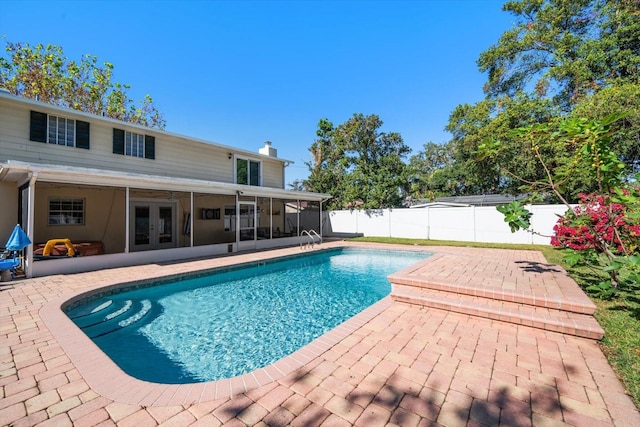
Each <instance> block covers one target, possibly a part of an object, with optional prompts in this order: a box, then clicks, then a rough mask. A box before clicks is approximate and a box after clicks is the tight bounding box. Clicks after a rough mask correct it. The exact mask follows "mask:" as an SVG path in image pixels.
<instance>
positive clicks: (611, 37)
mask: <svg viewBox="0 0 640 427" xmlns="http://www.w3.org/2000/svg"><path fill="white" fill-rule="evenodd" d="M502 9H503V10H504V11H507V12H510V13H512V14H513V15H514V16H515V17H516V19H517V21H516V24H515V26H514V28H513V29H511V30H509V31H506V32H505V33H504V34H503V35H502V36H501V37H500V40H499V41H498V43H497V44H496V45H494V46H491V47H490V48H489V49H488V50H486V51H485V52H483V53H482V54H481V55H480V58H479V59H478V66H479V69H480V71H482V72H485V71H486V72H488V81H487V84H486V86H485V91H486V93H487V95H488V96H489V97H496V96H499V95H509V96H513V95H515V94H516V93H518V92H534V93H536V94H537V95H538V96H540V97H551V98H552V99H553V100H554V103H556V104H557V105H559V106H560V107H562V109H563V110H564V111H570V110H571V107H572V106H573V105H575V104H576V103H577V102H579V101H580V100H582V99H584V98H585V96H587V95H590V94H593V93H595V92H596V91H598V90H599V89H601V88H602V87H606V86H608V85H611V84H612V82H613V81H618V82H620V83H629V82H634V83H638V82H639V81H640V80H639V77H640V42H639V41H638V40H640V24H639V23H638V2H637V0H554V1H548V0H519V1H508V2H506V3H505V4H504V6H503V8H502Z"/></svg>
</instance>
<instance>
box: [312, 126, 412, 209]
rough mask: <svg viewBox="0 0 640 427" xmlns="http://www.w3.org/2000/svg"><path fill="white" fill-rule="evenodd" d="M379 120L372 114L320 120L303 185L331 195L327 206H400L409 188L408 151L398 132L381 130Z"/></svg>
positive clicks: (335, 207) (334, 207)
mask: <svg viewBox="0 0 640 427" xmlns="http://www.w3.org/2000/svg"><path fill="white" fill-rule="evenodd" d="M382 124H383V122H382V120H380V118H379V117H378V116H376V115H374V114H372V115H369V116H364V115H363V114H354V115H353V117H351V118H350V119H349V120H347V121H346V122H345V123H343V124H341V125H339V126H337V127H334V126H333V123H331V122H330V121H329V120H327V119H322V120H320V121H319V123H318V130H317V132H316V135H317V136H318V139H316V141H315V142H314V143H313V144H312V146H311V148H310V149H309V151H311V154H312V156H313V161H312V162H310V163H307V166H308V167H309V171H310V176H309V179H308V181H307V186H308V188H310V189H311V190H313V191H317V192H322V193H330V194H332V195H333V198H332V199H331V200H330V201H329V204H328V208H329V209H343V208H345V207H355V206H356V205H357V206H358V207H360V208H364V209H380V208H388V207H395V206H400V205H401V204H402V201H403V197H404V192H405V191H406V189H407V187H408V181H407V170H406V165H405V163H404V162H403V158H404V157H406V156H407V155H408V154H409V152H410V151H411V149H410V148H409V147H408V146H407V145H405V144H404V142H403V141H402V137H401V136H400V134H399V133H396V132H389V133H386V132H380V131H379V129H380V127H381V126H382Z"/></svg>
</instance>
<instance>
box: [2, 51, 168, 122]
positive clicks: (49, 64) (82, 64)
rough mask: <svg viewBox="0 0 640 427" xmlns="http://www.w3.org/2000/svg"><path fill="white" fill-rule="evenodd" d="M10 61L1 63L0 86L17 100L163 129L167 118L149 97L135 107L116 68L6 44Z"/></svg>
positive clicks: (86, 58)
mask: <svg viewBox="0 0 640 427" xmlns="http://www.w3.org/2000/svg"><path fill="white" fill-rule="evenodd" d="M5 50H6V52H7V53H8V57H7V58H4V57H0V86H2V87H4V88H6V89H7V90H8V91H9V92H11V93H13V94H14V95H18V96H22V97H24V98H29V99H37V100H39V101H42V102H46V103H49V104H53V105H58V106H61V107H67V108H72V109H74V110H80V111H85V112H88V113H92V114H96V115H105V116H107V117H111V118H114V119H118V120H123V121H127V122H131V123H136V124H141V125H144V126H150V127H156V128H159V129H164V126H165V120H164V117H163V115H162V114H161V113H160V111H158V110H157V108H156V107H155V106H154V105H153V100H152V99H151V97H150V96H149V95H146V96H145V97H144V99H143V100H142V101H141V104H139V105H136V104H134V102H133V100H132V99H131V98H130V97H129V96H128V95H127V90H128V89H129V88H130V86H129V85H126V84H122V83H118V82H113V81H112V75H113V69H114V66H113V64H111V63H109V62H105V63H104V66H103V67H100V66H99V65H98V59H97V58H96V57H95V56H91V55H84V56H83V57H82V58H81V59H80V61H79V62H78V61H73V60H68V59H67V58H66V57H65V56H64V52H63V50H62V47H60V46H56V45H50V44H49V45H46V46H44V45H42V44H38V45H36V46H34V47H32V46H31V45H29V43H12V42H7V44H6V48H5Z"/></svg>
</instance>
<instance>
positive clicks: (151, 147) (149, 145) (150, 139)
mask: <svg viewBox="0 0 640 427" xmlns="http://www.w3.org/2000/svg"><path fill="white" fill-rule="evenodd" d="M144 158H145V159H155V158H156V137H155V136H149V135H145V136H144Z"/></svg>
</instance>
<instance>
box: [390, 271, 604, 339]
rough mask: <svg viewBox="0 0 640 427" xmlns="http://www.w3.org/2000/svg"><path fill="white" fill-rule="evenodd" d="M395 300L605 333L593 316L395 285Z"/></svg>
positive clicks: (586, 334)
mask: <svg viewBox="0 0 640 427" xmlns="http://www.w3.org/2000/svg"><path fill="white" fill-rule="evenodd" d="M391 298H392V299H393V300H394V301H398V302H403V303H408V304H414V305H421V306H425V307H432V308H438V309H442V310H448V311H453V312H456V313H462V314H467V315H471V316H478V317H484V318H487V319H492V320H499V321H502V322H509V323H514V324H517V325H524V326H530V327H534V328H539V329H544V330H547V331H553V332H560V333H564V334H568V335H574V336H578V337H583V338H591V339H596V340H599V339H601V338H602V337H603V336H604V330H603V329H602V327H601V326H600V325H599V324H598V322H597V321H596V319H595V318H593V316H591V315H590V314H581V313H575V312H572V311H567V310H561V309H557V308H549V307H543V306H537V305H530V304H522V303H519V302H512V301H507V300H504V299H500V298H497V299H494V298H491V297H484V296H477V295H468V294H465V293H458V292H451V291H450V290H437V289H431V288H427V287H416V286H407V285H401V284H397V283H394V284H393V290H392V292H391Z"/></svg>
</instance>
